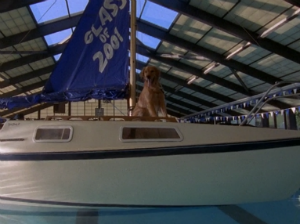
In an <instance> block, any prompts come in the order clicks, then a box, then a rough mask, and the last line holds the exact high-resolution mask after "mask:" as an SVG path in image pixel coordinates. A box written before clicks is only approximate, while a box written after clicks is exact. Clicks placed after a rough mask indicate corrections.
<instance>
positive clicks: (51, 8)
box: [30, 0, 68, 23]
mask: <svg viewBox="0 0 300 224" xmlns="http://www.w3.org/2000/svg"><path fill="white" fill-rule="evenodd" d="M30 8H31V11H32V13H33V15H34V17H35V19H36V21H37V23H44V22H47V21H49V20H53V19H56V18H59V17H63V16H66V15H68V10H67V5H66V2H65V1H61V0H60V1H57V0H48V1H43V2H40V3H37V4H34V5H30Z"/></svg>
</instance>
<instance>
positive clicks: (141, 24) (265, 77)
mask: <svg viewBox="0 0 300 224" xmlns="http://www.w3.org/2000/svg"><path fill="white" fill-rule="evenodd" d="M176 2H177V1H176ZM137 26H138V30H139V31H141V32H143V33H145V34H148V35H150V36H153V37H155V38H158V39H160V40H162V41H166V42H168V43H171V44H172V45H174V46H178V47H180V48H183V49H186V50H187V51H190V52H193V53H195V54H197V55H201V56H204V57H206V58H209V59H211V60H212V61H215V62H219V63H220V64H223V65H225V66H227V67H229V68H234V69H235V70H238V71H241V72H243V73H245V74H247V75H249V76H252V77H254V78H256V79H259V80H261V81H263V82H266V83H269V84H272V85H273V84H275V83H276V82H279V81H281V79H279V78H276V77H274V76H271V75H269V74H267V73H265V72H262V71H260V70H258V69H256V68H253V67H251V66H248V65H245V64H243V63H240V62H238V61H234V60H226V59H225V57H224V56H223V55H221V54H218V53H216V52H214V51H211V50H209V49H206V48H204V47H201V46H199V45H196V44H193V43H191V42H189V41H186V40H184V39H181V38H179V37H176V36H174V35H171V34H169V33H167V32H166V31H165V30H163V29H161V28H159V27H157V26H155V25H151V24H149V23H147V22H145V21H140V20H139V21H138V22H137Z"/></svg>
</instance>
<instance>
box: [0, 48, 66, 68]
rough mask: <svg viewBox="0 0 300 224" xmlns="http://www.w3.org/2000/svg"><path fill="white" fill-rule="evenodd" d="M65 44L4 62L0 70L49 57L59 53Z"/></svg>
mask: <svg viewBox="0 0 300 224" xmlns="http://www.w3.org/2000/svg"><path fill="white" fill-rule="evenodd" d="M66 45H67V44H58V45H54V46H51V47H49V49H48V52H47V53H45V54H44V53H41V54H32V55H28V56H24V57H21V58H18V59H15V60H12V61H8V62H4V63H3V64H1V65H0V72H4V71H7V70H10V69H14V68H16V67H20V66H23V65H26V64H30V63H32V62H35V61H39V60H43V59H46V58H49V57H52V56H54V55H57V54H60V53H62V52H63V50H64V49H65V47H66Z"/></svg>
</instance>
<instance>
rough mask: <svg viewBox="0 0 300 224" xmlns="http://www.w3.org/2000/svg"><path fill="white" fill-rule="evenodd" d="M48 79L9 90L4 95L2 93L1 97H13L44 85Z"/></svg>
mask: <svg viewBox="0 0 300 224" xmlns="http://www.w3.org/2000/svg"><path fill="white" fill-rule="evenodd" d="M46 82H47V80H43V81H41V82H37V83H34V84H31V85H27V86H23V87H22V88H18V89H15V90H13V91H10V92H7V93H3V94H2V95H0V97H1V98H9V97H13V96H17V95H19V94H22V93H25V92H28V91H31V90H34V89H37V88H40V87H43V86H44V85H45V84H46Z"/></svg>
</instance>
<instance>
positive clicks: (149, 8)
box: [141, 1, 178, 29]
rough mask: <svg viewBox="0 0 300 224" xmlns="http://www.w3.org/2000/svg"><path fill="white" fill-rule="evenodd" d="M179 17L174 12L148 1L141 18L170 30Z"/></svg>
mask: <svg viewBox="0 0 300 224" xmlns="http://www.w3.org/2000/svg"><path fill="white" fill-rule="evenodd" d="M154 12H155V13H154ZM177 15H178V13H177V12H175V11H173V10H170V9H168V8H165V7H162V6H159V5H157V4H154V3H152V2H150V1H147V3H146V6H145V8H144V11H143V14H142V17H141V18H142V19H143V20H146V21H148V22H150V23H153V24H155V25H157V26H160V27H163V28H165V29H169V28H170V26H171V24H172V23H173V21H174V19H175V18H176V16H177Z"/></svg>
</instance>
